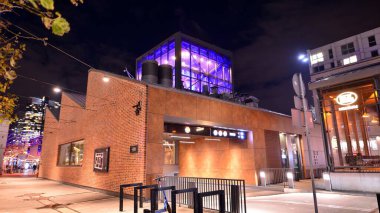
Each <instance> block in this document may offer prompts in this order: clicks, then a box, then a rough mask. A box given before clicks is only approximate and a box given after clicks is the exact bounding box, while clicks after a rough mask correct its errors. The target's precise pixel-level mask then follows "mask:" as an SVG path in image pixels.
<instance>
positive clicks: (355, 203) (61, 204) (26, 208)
mask: <svg viewBox="0 0 380 213" xmlns="http://www.w3.org/2000/svg"><path fill="white" fill-rule="evenodd" d="M0 191H1V194H0V212H4V213H5V212H12V213H15V212H28V213H29V212H31V213H32V212H83V213H84V212H91V213H97V212H119V211H118V197H113V196H110V195H107V194H104V193H100V192H96V191H92V190H88V189H84V188H79V187H75V186H71V185H66V184H62V183H59V182H56V181H50V180H45V179H37V178H30V177H29V178H22V177H1V178H0ZM318 202H319V210H320V212H371V213H372V212H378V210H377V202H376V198H375V196H372V195H352V194H343V193H318ZM124 206H125V210H124V212H131V211H132V201H131V200H125V201H124ZM144 207H145V208H149V204H148V203H147V204H145V205H144ZM140 211H141V212H142V209H140ZM140 211H139V212H140ZM178 211H179V212H192V211H191V210H190V209H185V208H180V209H178ZM247 211H248V212H255V213H256V212H291V213H297V212H313V203H312V196H311V194H310V193H285V194H273V193H265V192H262V193H257V194H255V193H253V194H250V195H248V197H247Z"/></svg>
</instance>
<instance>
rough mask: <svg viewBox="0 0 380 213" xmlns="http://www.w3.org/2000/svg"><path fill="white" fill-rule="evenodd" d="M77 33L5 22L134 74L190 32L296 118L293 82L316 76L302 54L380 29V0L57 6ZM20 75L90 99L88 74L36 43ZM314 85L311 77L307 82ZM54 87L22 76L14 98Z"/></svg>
mask: <svg viewBox="0 0 380 213" xmlns="http://www.w3.org/2000/svg"><path fill="white" fill-rule="evenodd" d="M56 8H57V9H58V10H59V11H60V12H61V13H62V14H63V16H64V17H66V18H67V19H68V21H69V22H70V24H71V31H70V33H69V34H68V35H66V36H64V37H57V36H54V35H52V34H50V33H49V31H48V30H46V29H44V28H43V26H42V24H41V21H40V19H39V18H38V17H35V16H32V15H29V14H27V13H24V12H22V11H18V15H16V14H11V15H6V16H5V18H7V19H9V20H11V21H12V22H14V23H16V24H17V25H18V26H20V27H23V28H25V29H27V30H29V31H30V32H32V33H34V34H36V35H39V36H41V37H48V38H49V42H50V43H51V44H53V45H56V46H57V47H59V48H62V49H63V50H65V51H67V52H68V53H70V54H72V55H74V56H76V57H77V58H80V59H81V60H83V61H85V62H86V63H88V64H90V65H91V66H93V67H95V68H98V69H103V70H106V71H109V72H113V73H117V74H123V70H124V69H125V67H127V68H128V70H129V71H130V72H131V73H133V74H134V69H135V58H136V57H137V56H139V55H141V54H143V53H144V52H146V51H147V50H149V49H151V48H152V47H153V46H154V45H156V44H158V43H159V42H161V41H162V40H164V39H165V38H167V37H168V36H170V35H171V34H173V33H175V32H177V31H182V32H184V33H187V34H189V35H191V36H194V37H197V38H199V39H201V40H204V41H207V42H209V43H212V44H215V45H217V46H220V47H222V48H225V49H228V50H231V51H233V52H234V59H235V61H234V64H235V69H234V70H233V72H234V74H233V75H234V76H233V77H234V78H235V89H236V90H237V91H239V92H247V93H250V94H252V95H254V96H256V97H258V98H259V99H260V106H261V107H263V108H267V109H270V110H274V111H278V112H282V113H286V114H290V108H291V107H293V90H292V86H291V77H292V75H293V73H295V72H302V73H303V74H304V76H305V77H307V76H308V66H307V65H306V64H301V63H300V62H298V61H297V55H298V54H299V53H303V52H305V51H306V50H307V49H313V48H315V47H318V46H322V45H324V44H327V43H331V42H334V41H336V40H340V39H343V38H345V37H348V36H351V35H354V34H358V33H361V32H363V31H366V30H370V29H373V28H376V27H380V12H379V8H380V1H379V0H360V1H359V0H342V1H338V0H337V1H333V0H328V1H324V0H311V1H300V0H286V1H285V0H284V1H270V0H263V1H253V0H251V1H241V0H231V1H222V0H220V1H205V0H203V1H194V0H192V1H183V2H182V1H172V2H171V1H151V2H150V1H126V0H124V1H111V0H85V3H84V4H83V5H80V6H79V7H74V6H71V5H70V3H69V0H56ZM25 42H26V44H27V52H26V54H25V57H24V59H23V60H22V61H21V62H20V64H19V65H20V68H19V69H18V73H20V74H22V75H25V76H29V77H33V78H35V79H38V80H42V81H46V82H50V83H52V84H56V85H60V86H62V87H66V88H70V89H73V90H77V91H81V92H84V91H85V89H86V79H87V71H88V68H87V67H86V66H84V65H82V64H80V63H78V62H76V61H74V60H72V59H70V58H69V57H67V56H65V55H63V54H62V53H59V52H57V51H56V50H54V49H52V48H51V47H45V46H44V45H43V44H42V43H41V42H39V41H34V40H29V41H25ZM307 78H308V77H307ZM51 91H52V87H51V86H50V85H46V84H42V83H40V82H38V81H31V80H27V79H23V78H21V77H19V78H18V79H17V80H16V82H15V83H14V85H13V87H12V92H14V93H16V94H18V95H22V96H49V97H51V98H52V99H56V100H58V99H59V97H57V95H54V94H53V93H52V92H51Z"/></svg>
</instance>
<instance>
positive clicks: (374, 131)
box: [322, 81, 380, 167]
mask: <svg viewBox="0 0 380 213" xmlns="http://www.w3.org/2000/svg"><path fill="white" fill-rule="evenodd" d="M343 88H344V89H343ZM322 97H323V100H322V107H323V119H324V122H325V128H326V138H328V143H329V144H328V146H329V147H328V148H329V150H330V153H331V155H330V156H331V158H332V159H331V160H332V161H333V163H334V165H335V166H336V167H339V166H380V152H379V145H380V127H379V104H378V93H377V90H376V88H375V84H374V83H372V82H370V81H367V82H361V83H357V84H354V85H346V86H344V87H343V86H342V87H340V88H334V89H330V90H326V91H323V92H322Z"/></svg>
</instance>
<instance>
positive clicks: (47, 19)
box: [41, 17, 53, 29]
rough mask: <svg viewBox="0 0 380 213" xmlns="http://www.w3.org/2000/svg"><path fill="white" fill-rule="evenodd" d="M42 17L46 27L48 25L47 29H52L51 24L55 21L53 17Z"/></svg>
mask: <svg viewBox="0 0 380 213" xmlns="http://www.w3.org/2000/svg"><path fill="white" fill-rule="evenodd" d="M41 19H42V23H44V25H45V27H46V28H47V29H50V28H51V25H52V23H53V19H51V18H48V17H42V18H41Z"/></svg>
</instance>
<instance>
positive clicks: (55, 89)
mask: <svg viewBox="0 0 380 213" xmlns="http://www.w3.org/2000/svg"><path fill="white" fill-rule="evenodd" d="M53 91H54V92H55V93H60V92H62V89H61V88H59V87H54V88H53Z"/></svg>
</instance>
